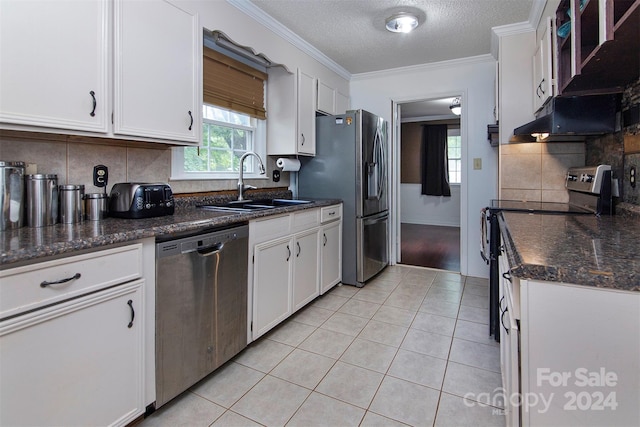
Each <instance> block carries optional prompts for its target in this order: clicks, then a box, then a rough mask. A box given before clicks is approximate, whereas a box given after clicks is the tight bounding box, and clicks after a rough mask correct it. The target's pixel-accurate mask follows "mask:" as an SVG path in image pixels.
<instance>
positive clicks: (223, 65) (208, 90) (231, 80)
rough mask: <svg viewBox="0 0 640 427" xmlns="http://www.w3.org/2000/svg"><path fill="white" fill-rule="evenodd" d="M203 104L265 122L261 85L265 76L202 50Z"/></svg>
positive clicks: (209, 50)
mask: <svg viewBox="0 0 640 427" xmlns="http://www.w3.org/2000/svg"><path fill="white" fill-rule="evenodd" d="M202 78H203V86H204V93H203V98H204V102H205V103H207V104H212V105H215V106H218V107H222V108H227V109H229V110H233V111H237V112H240V113H244V114H248V115H250V116H252V117H255V118H258V119H266V118H267V111H266V109H265V106H264V82H265V81H266V80H267V74H265V73H263V72H261V71H259V70H256V69H255V68H253V67H250V66H248V65H246V64H243V63H242V62H239V61H236V60H235V59H233V58H229V57H228V56H226V55H223V54H222V53H220V52H216V51H215V50H213V49H209V48H207V47H205V48H204V49H203V65H202Z"/></svg>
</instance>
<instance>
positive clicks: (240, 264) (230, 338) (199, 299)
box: [156, 224, 249, 407]
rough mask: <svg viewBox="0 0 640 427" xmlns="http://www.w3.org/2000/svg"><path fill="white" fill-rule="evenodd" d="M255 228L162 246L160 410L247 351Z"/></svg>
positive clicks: (158, 313) (158, 344) (158, 357)
mask: <svg viewBox="0 0 640 427" xmlns="http://www.w3.org/2000/svg"><path fill="white" fill-rule="evenodd" d="M248 239H249V226H248V225H246V224H245V225H242V226H239V227H233V228H228V229H223V230H217V231H212V232H208V233H203V234H198V235H195V236H190V237H181V238H172V239H169V240H158V241H157V243H156V407H160V406H162V405H164V404H165V403H167V402H168V401H169V400H171V399H173V398H174V397H176V396H177V395H178V394H180V393H182V392H183V391H184V390H186V389H187V388H189V387H191V386H192V385H193V384H195V383H196V382H198V381H199V380H201V379H202V378H204V377H205V376H206V375H208V374H209V373H211V372H212V371H213V370H214V369H216V368H217V367H219V366H220V365H222V364H223V363H225V362H226V361H228V360H229V359H231V358H232V357H233V356H235V355H236V354H238V353H239V352H240V351H241V350H242V349H243V348H245V347H246V345H247V286H248V285H247V269H248V265H247V259H248V258H247V257H248Z"/></svg>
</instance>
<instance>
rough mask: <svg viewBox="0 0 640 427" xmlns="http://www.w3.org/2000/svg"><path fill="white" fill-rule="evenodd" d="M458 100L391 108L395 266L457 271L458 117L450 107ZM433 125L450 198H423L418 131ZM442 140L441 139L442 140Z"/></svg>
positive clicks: (460, 141)
mask: <svg viewBox="0 0 640 427" xmlns="http://www.w3.org/2000/svg"><path fill="white" fill-rule="evenodd" d="M456 100H457V102H458V103H460V100H461V97H459V96H443V97H438V98H433V99H426V100H418V101H407V102H402V103H398V104H397V118H398V121H397V122H396V126H395V132H396V144H398V147H397V148H398V149H397V153H398V157H399V162H397V165H398V168H399V171H398V172H399V173H398V174H397V175H396V176H397V178H398V179H399V182H398V184H397V186H396V189H397V190H398V191H397V195H398V201H397V203H398V208H399V209H398V210H399V215H398V218H397V221H396V222H397V233H398V242H399V244H398V247H397V250H398V262H399V263H401V264H407V265H415V266H421V267H429V268H436V269H441V270H448V271H455V272H460V271H461V268H460V267H461V266H460V258H461V254H460V248H461V233H460V226H461V223H460V218H461V206H462V203H461V185H462V151H463V150H462V132H461V116H460V115H457V114H454V113H453V111H452V109H451V108H450V107H451V106H452V105H453V104H455V101H456ZM434 125H437V126H438V128H440V129H442V130H445V131H446V149H445V152H446V154H447V158H446V159H443V161H445V164H446V165H447V166H448V174H446V175H447V176H448V183H449V185H448V188H449V190H450V196H436V195H425V194H422V193H423V187H422V182H423V180H424V176H423V175H424V167H423V165H422V162H423V157H422V151H423V150H424V147H423V130H424V129H425V126H434ZM443 137H444V135H443Z"/></svg>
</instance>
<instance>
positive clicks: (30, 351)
mask: <svg viewBox="0 0 640 427" xmlns="http://www.w3.org/2000/svg"><path fill="white" fill-rule="evenodd" d="M143 284H144V280H137V281H134V282H131V283H128V284H126V285H121V286H117V287H114V288H110V289H107V290H104V291H101V292H97V293H95V294H90V295H88V296H85V297H81V298H78V299H73V300H71V301H68V302H65V303H61V304H58V305H54V306H51V307H49V308H45V309H42V310H38V311H35V312H32V313H29V314H25V315H22V316H18V317H15V318H13V319H9V320H6V321H3V322H2V323H1V324H0V377H1V378H2V381H0V390H1V391H0V395H1V396H2V399H1V410H0V425H12V426H18V425H65V426H72V425H126V424H127V423H129V422H131V421H133V420H134V419H135V418H137V417H138V416H139V415H140V414H142V413H144V401H143V349H142V344H143V340H142V337H143V322H142V318H143V316H142V315H143V313H142V309H141V308H142V302H143V296H142V293H143V291H142V287H143Z"/></svg>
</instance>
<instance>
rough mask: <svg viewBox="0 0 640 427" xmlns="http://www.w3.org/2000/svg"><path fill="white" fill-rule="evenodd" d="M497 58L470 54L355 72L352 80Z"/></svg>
mask: <svg viewBox="0 0 640 427" xmlns="http://www.w3.org/2000/svg"><path fill="white" fill-rule="evenodd" d="M495 62H496V61H495V59H494V58H493V57H492V56H491V55H489V54H485V55H478V56H470V57H468V58H459V59H452V60H449V61H440V62H431V63H427V64H418V65H409V66H407V67H398V68H390V69H387V70H380V71H371V72H367V73H359V74H353V75H352V78H351V81H356V80H367V79H375V78H381V77H388V76H397V75H398V74H409V73H419V72H424V71H430V70H435V69H439V68H451V67H456V66H465V65H477V64H487V63H491V64H495Z"/></svg>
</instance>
